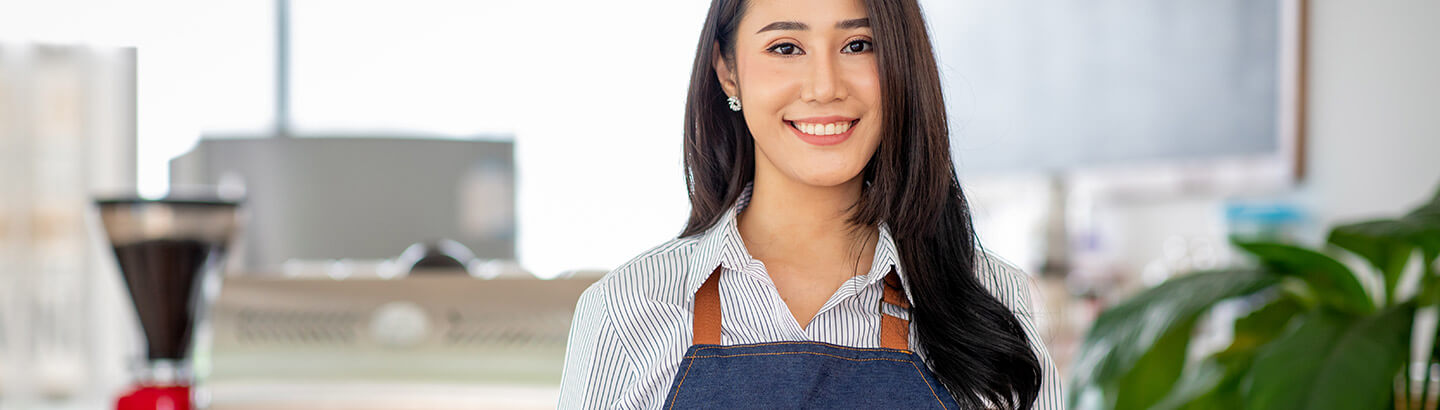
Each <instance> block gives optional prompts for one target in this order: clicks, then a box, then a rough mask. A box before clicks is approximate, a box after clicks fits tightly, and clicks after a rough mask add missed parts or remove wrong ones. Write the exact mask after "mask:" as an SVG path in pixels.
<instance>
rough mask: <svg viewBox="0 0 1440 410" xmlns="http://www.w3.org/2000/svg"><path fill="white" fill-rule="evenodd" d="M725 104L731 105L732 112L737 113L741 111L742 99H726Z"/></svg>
mask: <svg viewBox="0 0 1440 410" xmlns="http://www.w3.org/2000/svg"><path fill="white" fill-rule="evenodd" d="M725 102H726V103H729V104H730V111H737V112H738V111H740V98H739V97H730V98H726V99H725Z"/></svg>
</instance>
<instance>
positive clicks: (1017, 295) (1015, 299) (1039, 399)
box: [981, 255, 1065, 410]
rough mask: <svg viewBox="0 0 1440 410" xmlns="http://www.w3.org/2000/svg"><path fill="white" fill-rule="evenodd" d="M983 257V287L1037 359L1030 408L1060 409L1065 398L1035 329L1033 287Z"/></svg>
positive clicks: (1025, 277)
mask: <svg viewBox="0 0 1440 410" xmlns="http://www.w3.org/2000/svg"><path fill="white" fill-rule="evenodd" d="M987 256H988V257H989V259H990V260H988V261H986V262H983V263H984V265H982V266H981V269H982V270H984V271H987V272H988V273H989V275H985V279H984V281H983V282H984V284H985V286H986V287H989V288H990V291H991V293H992V294H994V295H995V296H996V297H997V299H1000V301H1001V303H1004V304H1005V305H1006V306H1008V307H1009V308H1010V311H1011V312H1013V313H1014V314H1015V319H1016V320H1018V321H1019V322H1020V327H1021V328H1023V329H1024V331H1025V338H1026V339H1028V340H1029V341H1030V350H1031V351H1032V352H1034V353H1035V358H1037V359H1039V360H1040V372H1041V376H1040V378H1041V380H1040V394H1039V395H1037V396H1036V397H1035V407H1034V409H1035V410H1064V409H1065V396H1064V394H1063V393H1062V392H1061V390H1060V375H1059V374H1058V373H1057V370H1056V369H1055V361H1054V360H1053V359H1051V358H1050V351H1049V349H1047V348H1046V347H1045V339H1043V338H1041V337H1040V332H1039V331H1037V330H1036V328H1035V315H1036V312H1038V311H1041V310H1039V309H1037V308H1036V307H1035V304H1034V303H1032V302H1031V294H1032V292H1034V289H1035V288H1034V287H1033V286H1032V285H1033V282H1032V281H1031V279H1030V275H1027V274H1025V272H1023V271H1021V270H1020V268H1017V267H1015V266H1014V265H1011V264H1009V263H1008V262H1004V261H1003V260H1000V259H999V258H998V257H995V256H993V255H987Z"/></svg>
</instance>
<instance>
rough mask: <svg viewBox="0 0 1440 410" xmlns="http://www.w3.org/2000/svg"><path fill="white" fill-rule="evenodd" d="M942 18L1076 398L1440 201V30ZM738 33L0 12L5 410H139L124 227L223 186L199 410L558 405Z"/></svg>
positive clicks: (522, 18) (989, 217) (951, 83)
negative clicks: (226, 235) (120, 267)
mask: <svg viewBox="0 0 1440 410" xmlns="http://www.w3.org/2000/svg"><path fill="white" fill-rule="evenodd" d="M921 3H922V4H923V6H924V8H925V12H926V13H927V18H928V21H929V23H930V30H931V34H932V36H933V41H934V43H935V45H936V48H937V53H938V58H939V60H940V64H941V72H942V76H943V78H942V80H943V81H944V84H945V87H946V90H945V91H946V97H947V103H948V109H949V113H950V121H951V128H952V131H953V135H952V140H953V149H954V155H955V157H956V159H957V162H958V164H959V169H958V172H959V175H960V178H961V181H962V184H964V186H965V188H966V190H967V193H968V195H970V197H971V200H972V201H973V203H974V207H975V218H976V223H977V226H978V227H979V231H980V238H981V242H982V244H984V245H985V246H986V247H987V248H988V249H989V250H991V251H992V252H994V253H996V254H998V255H1000V256H1002V257H1004V258H1005V259H1008V260H1010V261H1011V262H1013V263H1015V264H1016V265H1018V266H1020V267H1021V268H1023V269H1024V270H1026V271H1027V272H1029V273H1030V274H1031V275H1032V276H1034V277H1035V279H1036V280H1035V282H1036V288H1035V295H1036V298H1037V299H1039V300H1041V301H1043V303H1042V304H1043V309H1042V312H1040V314H1039V315H1038V319H1037V320H1039V322H1040V323H1039V324H1040V325H1041V327H1042V328H1043V329H1044V331H1043V333H1045V337H1046V339H1047V340H1046V343H1047V344H1048V345H1049V346H1050V349H1051V352H1052V354H1053V355H1054V356H1055V359H1056V362H1057V364H1059V365H1060V367H1061V368H1062V372H1063V373H1066V374H1067V375H1068V369H1069V366H1070V364H1071V362H1072V361H1073V359H1074V357H1073V356H1074V355H1075V352H1076V350H1077V348H1078V344H1079V342H1080V340H1081V338H1082V337H1083V336H1084V332H1085V331H1086V330H1087V328H1088V327H1089V325H1090V323H1091V321H1093V320H1094V318H1095V316H1096V315H1097V314H1098V312H1100V311H1101V310H1102V309H1104V308H1105V307H1106V306H1110V305H1112V304H1114V303H1116V302H1117V301H1119V300H1122V299H1123V298H1125V297H1126V296H1129V295H1131V294H1134V293H1135V292H1136V291H1138V290H1141V289H1145V288H1147V287H1150V286H1154V285H1156V284H1159V283H1161V282H1164V281H1165V280H1167V279H1169V278H1171V277H1172V276H1174V275H1176V274H1178V273H1181V272H1187V271H1191V270H1197V269H1209V268H1218V267H1223V266H1229V265H1231V264H1233V263H1235V261H1236V256H1235V252H1234V251H1233V250H1232V249H1231V247H1230V245H1229V242H1228V240H1227V238H1229V237H1231V236H1233V235H1237V234H1250V233H1256V232H1264V233H1266V234H1267V235H1279V236H1283V237H1286V238H1290V239H1292V240H1294V241H1297V242H1310V243H1316V242H1320V241H1323V239H1324V238H1323V235H1324V227H1326V226H1329V225H1331V224H1333V223H1335V222H1336V221H1343V220H1351V219H1356V218H1364V217H1368V216H1372V215H1383V214H1394V213H1398V212H1401V211H1404V210H1407V209H1410V208H1411V207H1413V206H1415V205H1416V204H1419V203H1420V202H1421V201H1423V200H1424V199H1426V198H1428V197H1429V195H1430V193H1431V192H1433V191H1432V189H1433V188H1434V187H1435V186H1436V184H1437V183H1440V161H1437V160H1436V158H1437V157H1440V116H1436V115H1435V113H1436V112H1437V111H1436V110H1437V108H1440V102H1437V100H1436V97H1435V96H1436V95H1440V77H1437V76H1436V75H1435V74H1434V73H1437V72H1440V47H1436V44H1435V39H1437V38H1440V26H1436V25H1434V24H1432V22H1433V21H1435V20H1437V19H1440V3H1437V2H1433V1H1427V0H1381V1H1370V2H1352V1H1340V0H1314V1H1310V2H1302V1H1298V0H1266V1H1252V0H1226V1H1213V0H1186V1H1178V2H1163V3H1152V2H1144V1H1138V0H1107V1H1099V0H1092V1H1072V2H1056V1H1026V2H993V1H980V0H965V1H956V0H943V1H942V0H931V1H922V2H921ZM707 6H708V2H706V1H698V0H686V1H675V0H663V1H662V0H639V1H628V2H620V3H610V2H595V1H582V0H573V1H572V0H554V1H520V0H487V1H458V0H409V1H404V2H400V1H338V0H248V1H238V0H216V1H182V0H131V1H100V0H54V1H43V2H39V1H19V0H0V199H3V200H0V408H107V407H110V406H111V403H112V402H113V400H114V397H115V396H116V395H118V394H119V392H120V391H121V389H122V388H123V387H124V386H125V385H127V384H128V381H129V379H130V377H131V376H130V372H131V369H132V368H133V367H134V366H135V362H136V361H137V360H138V359H137V357H139V355H140V352H141V351H142V347H141V346H143V339H142V338H141V333H140V331H139V329H138V324H137V321H136V319H135V312H134V309H133V307H132V305H131V302H130V295H129V294H128V293H127V291H126V290H125V288H124V285H123V281H122V279H121V277H120V274H119V272H118V271H117V267H116V263H115V259H114V254H113V252H112V251H111V250H110V248H109V246H110V244H109V243H107V242H106V237H105V233H104V231H103V230H102V228H101V226H100V223H99V221H98V216H97V215H96V210H95V207H94V205H93V199H94V198H96V197H97V196H105V195H120V194H128V195H136V194H138V195H139V196H141V197H144V198H160V197H164V196H166V195H172V194H176V193H183V192H189V191H193V190H205V191H207V192H218V193H219V195H221V196H223V197H228V198H244V203H243V206H242V208H241V209H242V217H243V223H242V225H241V228H240V233H239V234H238V235H237V236H236V242H235V243H234V244H232V247H231V248H232V249H231V252H230V257H229V258H228V259H227V260H226V263H225V265H224V266H223V269H221V273H220V274H219V276H218V277H223V278H224V280H223V281H212V283H215V284H214V285H211V288H209V289H206V290H205V291H204V292H202V293H203V294H205V295H207V296H206V299H205V300H207V301H208V303H209V304H212V305H213V308H212V309H209V311H208V313H207V314H206V315H204V318H203V319H202V325H201V329H200V330H199V331H198V334H197V343H196V346H195V354H194V358H193V362H194V365H195V373H196V375H195V377H196V378H197V380H198V383H197V385H199V386H203V387H204V388H202V389H200V390H199V392H200V393H197V394H198V395H199V396H198V397H197V401H199V402H203V403H207V404H206V405H208V406H211V407H214V408H250V407H263V408H287V407H295V408H299V407H306V406H310V407H309V408H314V406H326V405H333V406H337V407H359V406H364V405H369V406H375V407H376V408H396V407H401V406H400V405H399V404H396V403H403V404H405V405H409V406H420V407H415V408H436V407H445V406H455V407H467V406H469V407H474V406H498V407H547V406H550V407H553V403H554V400H555V397H556V396H557V390H556V389H557V385H558V382H559V373H560V368H559V367H560V361H561V360H562V357H561V354H562V353H563V347H564V342H565V332H566V330H567V329H568V326H569V319H570V314H571V313H572V312H571V309H573V305H574V301H575V298H576V297H578V295H579V291H580V290H583V289H584V287H585V286H586V285H588V283H590V282H592V281H593V280H594V279H595V278H598V277H599V275H601V274H603V273H604V272H606V271H608V270H609V269H612V268H614V267H616V266H618V265H620V264H621V263H623V262H625V261H626V260H628V259H629V258H631V257H633V256H635V255H637V254H639V253H640V252H642V251H644V250H646V249H648V248H650V247H652V246H654V245H656V244H659V243H661V242H663V241H664V240H666V239H668V238H671V237H674V236H675V235H676V234H678V233H679V232H680V229H681V228H682V226H683V223H684V221H685V218H686V216H687V214H688V204H687V201H686V197H685V186H684V179H683V175H682V168H681V150H680V148H681V145H680V138H681V134H680V130H681V129H682V128H681V127H682V126H683V124H681V118H682V115H683V105H684V98H685V93H686V87H687V81H688V75H689V71H690V66H691V63H692V61H693V58H694V55H693V53H694V49H695V44H696V39H697V36H698V34H699V30H700V24H701V23H702V21H703V19H704V13H705V11H706V7H707ZM412 271H413V272H412ZM421 271H427V272H428V271H435V272H440V273H437V274H434V275H420V274H413V275H412V273H414V272H421ZM222 282H223V285H222V284H220V283H222ZM516 295H518V296H520V297H518V298H517V297H515V296H516ZM511 310H515V312H511ZM517 312H523V314H521V313H517ZM417 323H418V325H417ZM384 400H391V401H384ZM336 403H341V404H336ZM367 403H368V404H367ZM377 403H382V404H377ZM420 403H423V404H420Z"/></svg>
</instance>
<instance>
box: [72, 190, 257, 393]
mask: <svg viewBox="0 0 1440 410" xmlns="http://www.w3.org/2000/svg"><path fill="white" fill-rule="evenodd" d="M96 204H97V205H98V206H99V208H100V219H101V222H102V223H103V225H104V228H105V233H106V234H107V235H108V237H109V241H110V244H111V245H112V246H113V247H114V249H115V259H116V261H117V262H118V263H119V266H120V272H121V275H122V276H123V277H124V279H125V285H126V288H128V290H129V293H130V297H131V300H132V302H134V305H135V312H136V313H137V315H138V317H139V319H140V326H141V328H142V329H143V330H144V334H145V346H146V354H145V361H144V363H143V364H142V365H140V366H139V369H138V370H139V371H138V373H137V374H136V375H135V376H136V380H135V385H134V387H133V388H132V389H131V390H129V392H128V393H126V394H125V395H124V396H122V397H120V399H119V400H118V402H117V403H116V406H117V408H119V409H120V410H131V409H134V410H140V409H146V410H148V409H175V410H185V409H189V408H191V404H190V385H191V382H192V380H191V374H190V369H189V365H190V363H189V360H188V358H189V353H190V341H191V334H192V330H193V329H194V328H195V320H196V318H197V317H198V316H200V315H202V314H203V310H204V309H203V308H204V306H205V298H204V297H203V296H202V292H201V291H200V289H201V286H202V282H203V281H204V278H205V273H206V272H207V271H210V270H211V269H212V268H214V267H216V266H219V265H220V261H221V260H223V259H224V256H225V249H226V246H227V245H228V244H229V241H230V237H231V236H232V235H233V234H234V232H235V229H236V225H237V212H236V209H237V208H238V203H236V202H232V201H225V200H221V199H218V198H201V197H170V198H166V199H158V200H147V199H131V198H125V199H101V200H98V201H96ZM216 278H218V276H216Z"/></svg>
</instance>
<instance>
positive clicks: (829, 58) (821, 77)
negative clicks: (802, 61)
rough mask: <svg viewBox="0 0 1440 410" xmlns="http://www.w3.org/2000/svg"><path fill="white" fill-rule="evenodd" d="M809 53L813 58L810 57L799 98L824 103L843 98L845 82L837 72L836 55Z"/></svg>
mask: <svg viewBox="0 0 1440 410" xmlns="http://www.w3.org/2000/svg"><path fill="white" fill-rule="evenodd" d="M811 55H812V56H814V58H811V59H810V61H811V64H810V70H809V74H808V78H806V84H805V87H804V89H803V90H802V91H801V93H800V98H801V100H804V101H807V102H817V103H826V102H830V101H832V100H839V99H843V98H845V96H846V90H845V84H844V81H842V79H841V78H840V75H839V74H838V73H839V68H840V67H838V66H837V63H838V61H836V60H837V58H836V57H837V56H836V55H835V54H833V53H815V54H811Z"/></svg>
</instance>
